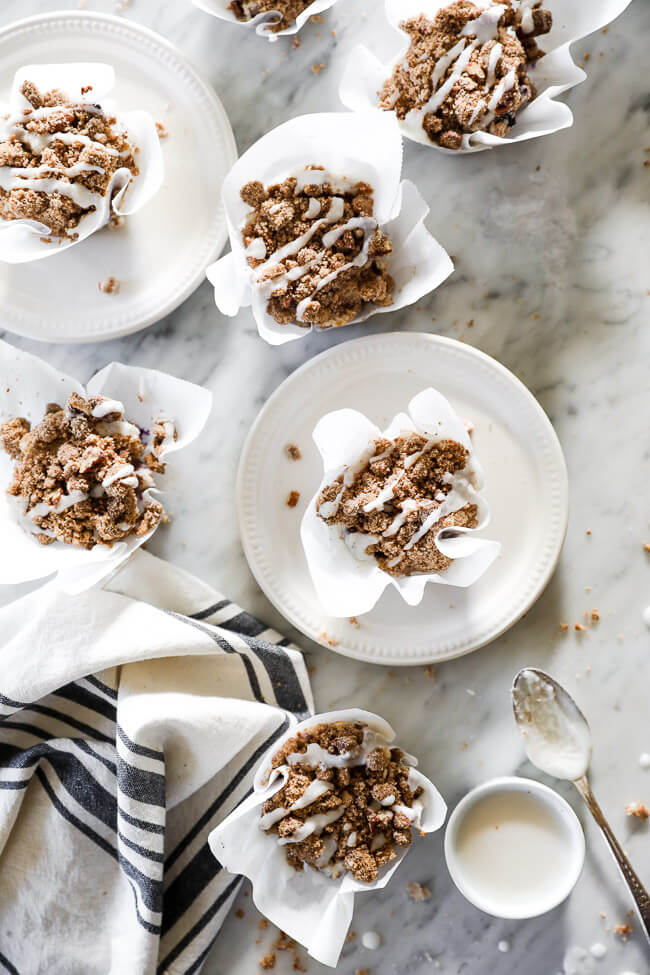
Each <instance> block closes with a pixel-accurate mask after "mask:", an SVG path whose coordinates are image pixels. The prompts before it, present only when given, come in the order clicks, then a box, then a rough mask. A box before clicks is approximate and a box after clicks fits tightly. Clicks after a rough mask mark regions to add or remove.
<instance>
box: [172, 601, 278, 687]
mask: <svg viewBox="0 0 650 975" xmlns="http://www.w3.org/2000/svg"><path fill="white" fill-rule="evenodd" d="M169 615H170V616H173V617H174V619H177V620H180V622H181V623H187V624H188V626H193V627H194V628H195V629H197V630H200V631H201V633H204V634H205V636H209V637H210V639H211V640H213V641H214V643H216V644H217V646H218V647H220V648H221V649H222V650H223V651H224V653H235V654H237V656H238V657H239V659H240V660H241V662H242V664H243V665H244V668H245V670H246V675H247V677H248V682H249V684H250V686H251V691H252V693H253V697H254V698H255V700H256V701H259V702H260V704H267V703H268V702H267V701H265V699H264V695H263V694H262V689H261V687H260V682H259V681H258V679H257V674H256V673H255V670H254V669H253V665H252V663H251V662H250V660H249V659H248V657H247V656H246V654H245V653H242V652H241V651H240V650H236V649H235V648H234V647H231V646H230V644H229V643H228V641H227V640H226V639H225V638H224V637H222V636H220V635H219V633H217V632H216V631H215V630H213V629H208V628H207V627H206V626H201V624H200V623H199V622H198V621H197V620H195V619H191V618H190V617H189V616H181V615H179V614H178V613H172V612H171V611H169Z"/></svg>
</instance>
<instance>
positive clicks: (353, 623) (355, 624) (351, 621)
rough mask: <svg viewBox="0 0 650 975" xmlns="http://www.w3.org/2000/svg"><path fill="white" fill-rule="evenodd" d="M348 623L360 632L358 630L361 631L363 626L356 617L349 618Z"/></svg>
mask: <svg viewBox="0 0 650 975" xmlns="http://www.w3.org/2000/svg"><path fill="white" fill-rule="evenodd" d="M348 623H349V624H350V625H351V626H353V627H354V628H355V629H356V630H358V629H359V627H360V626H361V623H360V622H359V620H358V619H357V618H356V616H350V617H349V618H348Z"/></svg>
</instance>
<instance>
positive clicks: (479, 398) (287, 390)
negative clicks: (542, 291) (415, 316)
mask: <svg viewBox="0 0 650 975" xmlns="http://www.w3.org/2000/svg"><path fill="white" fill-rule="evenodd" d="M426 386H433V387H435V388H436V389H438V390H440V392H441V393H443V394H444V395H445V396H446V397H447V398H448V399H449V400H450V402H451V404H452V406H454V407H455V408H456V410H457V411H458V413H459V414H460V416H461V417H463V418H464V419H468V420H470V421H471V422H472V423H473V424H474V428H475V429H474V434H473V438H474V443H475V446H476V451H477V454H478V457H479V460H480V462H481V464H482V465H483V468H484V470H485V483H486V496H487V500H488V504H489V506H490V511H491V515H492V519H491V522H490V525H489V527H488V528H487V529H485V530H484V534H485V535H486V537H489V538H494V539H497V540H499V541H500V542H501V543H502V552H501V555H500V557H499V559H498V560H497V561H496V562H495V563H494V565H492V566H491V568H490V569H489V570H488V571H487V572H486V574H485V575H484V576H483V577H482V578H481V579H480V580H479V581H478V582H477V583H476V584H475V585H474V586H472V587H470V588H469V589H457V588H452V587H450V586H427V588H426V591H425V594H424V598H423V600H422V603H421V604H420V605H419V606H416V607H409V606H407V605H406V603H404V602H403V600H402V599H401V597H400V596H399V594H398V592H397V591H396V590H395V589H394V588H393V587H392V586H391V587H389V588H388V589H387V590H386V591H385V592H384V594H383V596H382V597H381V599H380V600H379V602H378V603H377V605H376V606H375V608H374V609H373V610H372V611H371V612H370V613H367V614H366V615H365V616H362V617H360V618H359V626H358V627H355V626H354V625H353V624H351V623H350V622H349V621H348V620H335V619H331V618H328V617H327V615H326V614H325V612H324V611H323V610H322V608H321V606H320V604H319V601H318V598H317V596H316V592H315V591H314V587H313V585H312V582H311V578H310V576H309V572H308V570H307V564H306V561H305V557H304V554H303V551H302V546H301V543H300V537H299V528H300V520H301V518H302V515H303V512H304V508H305V505H306V504H307V503H308V501H309V500H310V499H311V497H312V496H313V494H314V492H315V490H316V488H317V487H318V484H319V482H320V479H321V477H322V467H321V462H320V455H319V454H318V452H317V450H316V447H315V445H314V443H313V441H312V438H311V434H312V430H313V429H314V426H315V425H316V422H317V421H318V420H319V418H320V417H321V416H322V415H323V414H324V413H327V412H329V411H330V410H334V409H339V408H341V407H344V406H347V407H352V408H354V409H358V410H361V411H362V412H364V413H366V414H367V415H368V416H369V417H370V418H371V419H372V420H374V422H375V423H376V424H377V425H378V426H379V427H380V428H383V427H385V426H386V425H387V424H388V422H389V421H390V420H391V419H392V418H393V416H394V415H395V413H397V412H399V411H400V410H404V409H405V408H406V406H407V405H408V402H409V400H410V398H411V397H412V396H413V395H414V394H415V393H418V392H419V391H420V390H421V389H424V388H425V387H426ZM287 443H295V444H297V445H298V446H299V447H300V450H301V451H302V455H303V456H302V459H301V460H299V461H291V460H289V459H288V457H287V455H286V452H285V446H286V444H287ZM292 490H295V491H299V492H300V501H299V503H298V505H297V507H295V508H289V507H287V505H286V503H285V502H286V498H287V495H288V494H289V492H290V491H292ZM237 501H238V511H239V524H240V531H241V538H242V543H243V546H244V552H245V553H246V557H247V559H248V563H249V565H250V567H251V571H252V572H253V575H254V576H255V578H256V579H257V581H258V583H259V585H260V586H261V588H262V589H263V591H264V592H265V593H266V595H267V596H268V598H269V599H270V600H271V602H272V603H273V605H274V606H275V607H276V608H277V609H278V610H279V611H280V612H281V613H282V614H283V616H285V617H286V618H287V619H288V620H289V621H290V622H291V623H293V624H294V626H296V627H298V629H299V630H301V631H302V632H303V633H304V634H306V636H308V637H310V638H311V639H312V640H316V641H317V642H319V643H322V644H325V645H328V643H329V645H331V644H333V643H335V642H336V645H335V646H333V649H334V650H336V651H337V652H339V653H343V654H345V655H346V656H350V657H356V658H358V659H363V660H368V661H371V662H373V663H383V664H392V665H399V664H415V663H419V664H423V663H434V662H436V661H440V660H450V659H452V658H454V657H459V656H461V655H462V654H465V653H469V652H470V651H472V650H476V649H477V648H478V647H480V646H483V645H484V644H486V643H489V641H490V640H494V639H495V637H497V636H499V634H501V633H503V632H504V631H505V630H507V629H508V628H509V627H510V626H512V625H513V623H515V622H516V621H517V620H518V619H519V618H520V617H521V616H522V615H523V614H524V613H525V612H526V611H527V610H528V609H529V608H530V607H531V606H532V604H533V603H534V602H535V600H536V599H537V598H538V596H539V595H540V593H541V592H542V591H543V589H544V587H545V586H546V584H547V582H548V580H549V578H550V576H551V574H552V572H553V570H554V568H555V566H556V564H557V560H558V557H559V554H560V550H561V548H562V543H563V541H564V535H565V532H566V525H567V516H568V482H567V472H566V465H565V462H564V457H563V454H562V449H561V447H560V444H559V441H558V439H557V436H556V434H555V431H554V430H553V427H552V426H551V424H550V422H549V420H548V418H547V416H546V414H545V413H544V411H543V410H542V408H541V407H540V406H539V404H538V403H537V401H536V400H535V399H534V397H533V396H532V395H531V393H530V392H529V391H528V390H527V389H526V387H525V386H524V385H523V384H522V383H521V382H520V381H519V380H518V379H517V378H516V377H515V376H513V374H512V373H511V372H509V371H508V370H507V369H505V368H504V367H503V366H501V365H499V363H498V362H496V361H495V360H494V359H491V358H490V357H489V356H486V355H484V354H483V353H482V352H479V351H477V350H476V349H473V348H471V347H470V346H467V345H463V344H462V343H460V342H456V341H453V340H452V339H446V338H441V337H440V336H437V335H425V334H421V333H417V332H393V333H389V334H387V335H371V336H368V337H366V338H362V339H357V340H355V341H352V342H346V343H344V344H343V345H339V346H337V347H336V348H333V349H329V350H328V351H327V352H323V353H322V354H321V355H319V356H316V357H315V358H314V359H311V360H310V361H309V362H307V363H306V364H305V365H304V366H302V367H301V368H300V369H298V370H296V372H294V373H293V374H292V375H291V376H289V378H288V379H286V380H285V381H284V382H283V383H282V385H281V386H280V387H279V388H278V389H277V390H276V391H275V393H274V394H273V395H272V396H271V398H270V399H269V400H268V402H267V403H266V405H265V406H264V408H263V409H262V411H261V413H260V415H259V416H258V418H257V420H256V421H255V423H254V425H253V428H252V430H251V432H250V434H249V436H248V439H247V441H246V444H245V445H244V450H243V453H242V457H241V461H240V466H239V473H238V479H237ZM324 634H326V637H325V636H324Z"/></svg>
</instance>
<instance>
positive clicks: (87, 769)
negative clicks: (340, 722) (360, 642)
mask: <svg viewBox="0 0 650 975" xmlns="http://www.w3.org/2000/svg"><path fill="white" fill-rule="evenodd" d="M309 713H313V704H312V698H311V691H310V687H309V679H308V677H307V671H306V668H305V664H304V661H303V658H302V655H301V654H300V652H299V651H298V650H297V648H295V647H292V646H289V645H288V641H286V640H283V639H282V637H281V636H280V634H279V633H276V632H275V631H273V630H269V629H267V628H265V626H264V625H263V624H262V623H260V622H259V621H258V620H256V619H255V618H254V617H252V616H250V615H249V614H248V613H245V612H243V611H242V610H241V609H240V608H239V607H238V606H235V605H234V604H233V603H231V602H230V601H229V600H227V599H225V598H223V597H221V596H219V595H218V594H217V593H215V592H214V590H212V589H210V588H209V587H207V586H205V585H204V584H203V583H201V582H199V581H198V580H197V579H195V578H194V577H193V576H190V575H188V574H187V573H186V572H182V571H181V570H179V569H177V568H175V567H173V566H170V565H169V564H167V563H165V562H162V561H161V560H159V559H157V558H155V557H154V556H152V555H149V554H148V553H146V552H144V551H142V550H140V551H138V552H136V553H135V555H134V556H133V557H132V559H131V560H130V561H129V563H128V564H126V565H125V566H124V567H123V568H122V569H121V570H120V571H119V573H118V574H117V575H116V576H115V577H114V578H113V579H112V580H111V582H110V583H109V584H108V585H107V586H106V587H105V588H104V589H95V590H90V591H89V592H86V593H84V594H82V595H79V596H67V595H65V594H64V593H62V592H61V591H60V590H58V589H57V587H56V585H55V583H49V584H47V585H45V586H43V587H42V588H40V589H38V590H36V591H35V592H33V593H30V594H29V595H28V596H25V597H24V598H22V599H20V600H17V601H16V602H14V603H11V604H10V605H9V606H7V607H5V608H4V609H2V610H0V973H1V972H3V970H6V971H7V972H10V973H19V975H150V973H152V975H153V973H156V972H158V973H161V975H162V973H172V975H190V973H191V972H199V971H200V969H201V966H202V963H203V961H204V959H205V957H206V955H207V954H208V952H209V950H210V947H211V945H212V943H213V942H214V939H215V937H216V936H217V934H218V932H219V929H220V927H221V924H222V923H223V920H224V918H225V916H226V914H227V912H228V910H229V908H230V906H231V904H232V902H233V900H234V897H235V895H236V893H237V889H238V886H239V879H238V878H236V877H232V876H230V875H228V874H225V873H224V871H222V869H221V867H220V866H219V864H218V862H217V861H216V860H215V859H214V857H213V856H212V854H211V852H210V850H209V847H208V834H209V833H210V831H211V830H212V829H214V827H215V826H216V825H217V823H219V822H220V821H221V819H223V818H224V817H225V816H227V815H228V813H229V812H230V811H231V810H232V809H233V808H234V807H235V806H236V805H237V804H238V803H239V802H240V801H241V800H242V799H243V798H244V797H245V796H246V795H248V793H249V792H250V790H251V781H252V776H253V772H254V770H255V767H256V765H257V762H258V761H259V759H260V758H261V757H262V755H263V754H264V752H265V751H266V749H267V748H268V747H269V746H270V745H271V744H272V742H273V741H274V740H275V739H276V738H277V737H278V736H279V735H281V734H282V733H283V732H284V730H285V729H286V728H287V727H288V726H289V724H290V723H293V722H295V721H297V720H300V719H301V718H303V717H305V716H306V715H308V714H309Z"/></svg>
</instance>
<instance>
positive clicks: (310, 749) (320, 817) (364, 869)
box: [260, 721, 422, 883]
mask: <svg viewBox="0 0 650 975" xmlns="http://www.w3.org/2000/svg"><path fill="white" fill-rule="evenodd" d="M411 761H412V760H411ZM271 764H272V767H273V768H279V767H280V766H284V767H286V769H287V770H288V778H287V781H286V783H285V785H284V786H283V787H282V788H281V789H280V790H279V791H278V792H276V793H275V795H273V796H272V797H271V798H270V799H268V800H267V801H266V802H265V803H264V805H263V806H262V816H261V820H260V826H261V828H262V829H265V830H266V831H267V832H268V833H272V834H275V835H276V836H277V838H278V842H279V843H280V844H281V845H283V846H284V848H285V854H286V857H287V860H288V862H289V863H290V864H291V866H292V867H294V868H295V869H296V870H303V869H304V866H305V864H307V866H309V867H314V868H316V869H319V870H324V871H325V872H326V873H328V874H329V875H330V876H332V877H340V876H341V875H342V874H343V873H345V872H346V871H349V873H351V874H352V876H353V877H354V878H355V879H356V880H361V881H363V882H365V883H372V882H373V881H374V880H376V879H377V876H378V874H379V870H380V869H381V867H382V866H384V865H385V864H386V863H389V862H390V861H391V860H394V859H395V857H396V856H397V851H398V850H399V849H400V848H404V847H407V846H409V845H410V843H411V839H412V836H411V831H412V828H413V827H414V825H417V824H418V823H419V818H420V812H421V809H422V804H421V803H419V802H418V799H419V797H420V796H421V795H422V788H421V787H420V786H414V785H413V784H411V780H410V777H409V776H410V772H411V766H410V765H409V764H407V757H406V756H405V754H404V752H403V751H402V750H401V749H400V748H396V747H389V746H388V745H386V744H385V742H384V739H383V738H382V737H381V736H379V735H377V734H376V733H375V732H373V731H372V730H371V729H370V728H369V727H368V725H365V724H363V723H361V722H357V721H354V722H351V721H336V722H332V723H327V724H325V723H323V724H318V725H315V726H314V727H313V728H308V729H306V730H304V731H300V732H298V734H297V735H295V736H294V737H293V738H289V739H288V740H287V741H286V742H285V743H284V745H283V746H282V748H280V749H279V750H278V751H277V752H276V754H275V755H274V756H273V759H272V762H271Z"/></svg>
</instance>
